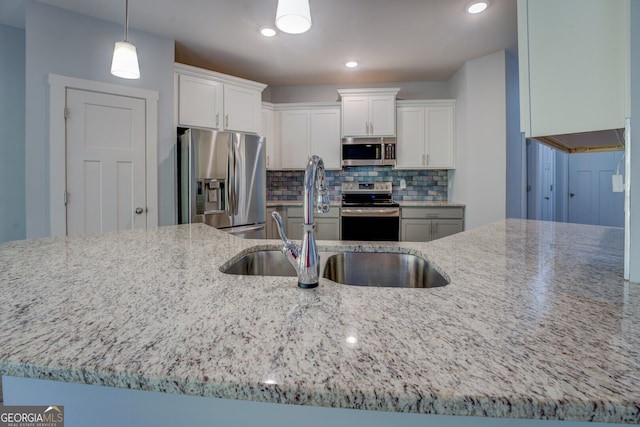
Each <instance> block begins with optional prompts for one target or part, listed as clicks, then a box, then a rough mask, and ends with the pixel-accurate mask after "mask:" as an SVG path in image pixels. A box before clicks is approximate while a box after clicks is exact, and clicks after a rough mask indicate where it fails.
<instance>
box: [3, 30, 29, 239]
mask: <svg viewBox="0 0 640 427" xmlns="http://www.w3.org/2000/svg"><path fill="white" fill-rule="evenodd" d="M24 46H25V33H24V31H23V30H21V29H19V28H14V27H9V26H5V25H0V67H1V68H0V129H1V130H2V131H1V132H0V243H2V242H6V241H8V240H18V239H24V237H25V235H26V227H25V211H24V209H25V207H24V173H25V170H24V123H25V119H24V90H25V83H24V72H25V53H24Z"/></svg>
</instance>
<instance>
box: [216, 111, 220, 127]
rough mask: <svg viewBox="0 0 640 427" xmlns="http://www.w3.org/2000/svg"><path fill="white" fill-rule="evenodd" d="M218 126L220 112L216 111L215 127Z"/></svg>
mask: <svg viewBox="0 0 640 427" xmlns="http://www.w3.org/2000/svg"><path fill="white" fill-rule="evenodd" d="M219 126H220V113H216V127H219Z"/></svg>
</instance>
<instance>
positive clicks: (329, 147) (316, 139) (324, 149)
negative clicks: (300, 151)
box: [309, 108, 341, 169]
mask: <svg viewBox="0 0 640 427" xmlns="http://www.w3.org/2000/svg"><path fill="white" fill-rule="evenodd" d="M310 114H311V117H310V120H311V136H310V138H311V143H310V152H309V154H317V155H318V156H320V157H322V160H323V161H324V167H325V169H341V164H340V109H339V108H329V109H320V110H311V112H310Z"/></svg>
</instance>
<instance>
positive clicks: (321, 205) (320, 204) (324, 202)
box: [316, 187, 329, 213]
mask: <svg viewBox="0 0 640 427" xmlns="http://www.w3.org/2000/svg"><path fill="white" fill-rule="evenodd" d="M317 193H318V195H317V196H316V209H317V211H318V212H319V213H327V212H329V190H327V189H326V188H325V187H320V188H318V191H317Z"/></svg>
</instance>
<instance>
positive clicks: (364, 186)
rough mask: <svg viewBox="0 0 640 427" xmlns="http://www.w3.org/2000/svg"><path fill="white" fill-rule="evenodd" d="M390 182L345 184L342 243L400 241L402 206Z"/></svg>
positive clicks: (343, 192)
mask: <svg viewBox="0 0 640 427" xmlns="http://www.w3.org/2000/svg"><path fill="white" fill-rule="evenodd" d="M392 192H393V186H392V184H391V182H345V183H343V184H342V211H341V215H340V216H341V221H342V224H341V230H342V235H341V239H342V240H366V241H379V240H384V241H399V240H400V205H399V204H398V202H395V201H394V200H393V197H392Z"/></svg>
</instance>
